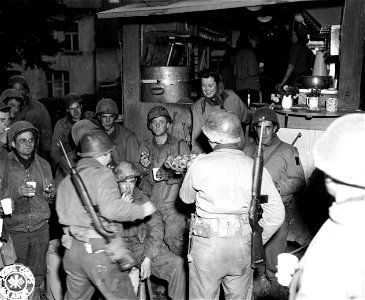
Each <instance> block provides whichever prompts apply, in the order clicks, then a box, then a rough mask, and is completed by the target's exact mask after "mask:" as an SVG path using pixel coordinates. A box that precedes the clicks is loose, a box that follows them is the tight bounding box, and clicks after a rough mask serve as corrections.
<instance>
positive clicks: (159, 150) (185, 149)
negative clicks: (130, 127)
mask: <svg viewBox="0 0 365 300" xmlns="http://www.w3.org/2000/svg"><path fill="white" fill-rule="evenodd" d="M142 152H145V153H149V157H150V162H151V163H150V165H149V167H148V168H143V167H142V168H143V170H142V172H143V175H144V176H145V179H146V180H148V182H149V183H150V184H151V186H152V191H151V200H152V202H154V203H156V205H157V207H158V210H159V211H160V212H161V214H162V216H163V218H166V217H168V216H169V215H171V214H173V213H174V212H176V211H177V206H176V204H177V203H178V199H179V190H180V186H181V183H182V181H183V179H184V177H183V176H180V177H173V178H169V179H168V180H167V181H158V182H156V181H155V180H154V179H153V174H152V169H153V168H159V167H161V166H162V165H163V163H164V161H165V160H166V158H167V157H168V156H170V155H173V156H176V155H185V154H186V155H188V154H189V153H190V150H189V146H188V145H187V144H186V143H185V141H183V140H178V139H177V138H176V137H174V136H172V135H170V134H168V137H167V140H166V142H165V144H164V145H157V143H156V142H155V139H154V138H152V140H148V141H145V142H143V143H142V145H141V147H140V153H142ZM146 192H147V193H148V191H146Z"/></svg>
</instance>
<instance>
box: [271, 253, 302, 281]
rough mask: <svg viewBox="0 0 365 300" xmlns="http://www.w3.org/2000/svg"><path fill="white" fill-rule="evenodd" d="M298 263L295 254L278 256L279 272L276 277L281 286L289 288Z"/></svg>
mask: <svg viewBox="0 0 365 300" xmlns="http://www.w3.org/2000/svg"><path fill="white" fill-rule="evenodd" d="M298 262H299V260H298V257H296V256H295V255H293V254H290V253H281V254H279V255H278V272H277V273H276V277H277V278H278V283H279V284H281V285H283V286H289V284H290V282H291V279H292V277H293V274H294V272H295V270H296V268H297V266H298Z"/></svg>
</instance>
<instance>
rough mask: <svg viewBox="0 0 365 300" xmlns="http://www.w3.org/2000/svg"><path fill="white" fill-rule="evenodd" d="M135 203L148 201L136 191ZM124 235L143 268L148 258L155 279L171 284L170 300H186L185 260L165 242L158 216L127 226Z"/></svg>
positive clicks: (147, 198) (145, 195)
mask: <svg viewBox="0 0 365 300" xmlns="http://www.w3.org/2000/svg"><path fill="white" fill-rule="evenodd" d="M133 199H134V201H133V203H136V204H142V203H145V202H146V201H147V200H149V197H148V196H147V194H145V193H143V192H141V191H140V190H139V189H137V188H135V189H134V192H133ZM123 227H124V230H123V231H122V233H121V235H122V237H123V238H124V240H125V242H126V244H127V245H128V246H129V248H130V249H131V251H132V253H133V255H134V256H135V257H136V261H137V266H138V267H140V265H141V263H142V262H143V260H144V258H145V257H148V258H149V259H150V260H151V272H152V275H154V276H156V277H157V278H160V279H163V280H166V281H167V282H168V295H169V297H170V298H171V299H176V300H183V299H186V273H185V266H184V260H183V259H182V258H181V257H180V256H178V255H176V254H174V253H172V252H171V251H169V249H168V247H167V246H166V244H165V243H164V242H163V238H164V224H163V222H162V219H161V215H160V213H159V212H155V213H154V214H153V215H152V216H150V217H147V218H146V219H145V220H143V221H135V222H125V223H123Z"/></svg>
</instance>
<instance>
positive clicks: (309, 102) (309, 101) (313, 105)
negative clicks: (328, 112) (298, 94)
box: [307, 97, 318, 110]
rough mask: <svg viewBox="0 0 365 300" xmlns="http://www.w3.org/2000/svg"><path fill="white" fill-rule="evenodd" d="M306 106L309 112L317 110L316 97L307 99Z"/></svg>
mask: <svg viewBox="0 0 365 300" xmlns="http://www.w3.org/2000/svg"><path fill="white" fill-rule="evenodd" d="M307 106H308V108H309V110H318V97H307Z"/></svg>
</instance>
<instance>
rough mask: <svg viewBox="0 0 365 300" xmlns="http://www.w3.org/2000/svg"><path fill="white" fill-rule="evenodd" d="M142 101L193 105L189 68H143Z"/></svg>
mask: <svg viewBox="0 0 365 300" xmlns="http://www.w3.org/2000/svg"><path fill="white" fill-rule="evenodd" d="M141 78H142V80H141V83H142V86H141V101H142V102H160V103H192V100H191V99H190V90H191V87H190V68H189V67H141Z"/></svg>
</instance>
